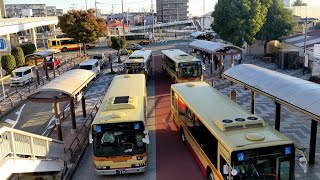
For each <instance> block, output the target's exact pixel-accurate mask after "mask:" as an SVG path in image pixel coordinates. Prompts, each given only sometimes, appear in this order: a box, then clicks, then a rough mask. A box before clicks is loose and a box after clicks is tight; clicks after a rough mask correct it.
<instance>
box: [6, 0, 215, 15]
mask: <svg viewBox="0 0 320 180" xmlns="http://www.w3.org/2000/svg"><path fill="white" fill-rule="evenodd" d="M5 1H6V4H46V5H47V6H56V7H57V9H63V10H64V12H67V11H68V10H70V9H71V8H72V7H75V8H76V9H85V8H86V3H85V2H86V0H5ZM96 1H97V8H98V9H101V11H102V13H111V11H112V4H113V7H114V10H113V12H121V0H96ZM203 1H205V5H206V6H205V8H206V9H205V12H206V13H207V12H210V11H212V10H213V9H214V5H215V3H216V2H217V1H218V0H189V13H190V14H191V15H192V16H200V15H202V14H203ZM94 2H95V0H87V4H88V9H89V8H94V7H95V6H94ZM123 4H124V11H127V10H128V8H129V12H130V11H137V12H139V11H140V12H143V11H146V12H150V8H151V0H123ZM153 4H154V10H155V11H156V0H153Z"/></svg>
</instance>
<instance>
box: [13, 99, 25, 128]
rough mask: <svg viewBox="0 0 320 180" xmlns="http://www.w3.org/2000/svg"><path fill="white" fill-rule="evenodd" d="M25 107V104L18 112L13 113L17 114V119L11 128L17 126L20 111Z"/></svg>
mask: <svg viewBox="0 0 320 180" xmlns="http://www.w3.org/2000/svg"><path fill="white" fill-rule="evenodd" d="M25 106H26V104H23V105H22V107H21V108H20V110H19V111H17V112H16V113H15V114H17V115H18V116H17V119H16V121H15V123H14V124H13V126H12V128H14V127H15V126H16V125H17V123H18V121H19V119H20V116H21V113H22V110H23V108H24V107H25Z"/></svg>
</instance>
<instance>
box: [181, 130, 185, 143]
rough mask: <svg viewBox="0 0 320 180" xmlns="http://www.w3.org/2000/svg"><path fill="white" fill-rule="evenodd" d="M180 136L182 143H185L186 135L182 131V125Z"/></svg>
mask: <svg viewBox="0 0 320 180" xmlns="http://www.w3.org/2000/svg"><path fill="white" fill-rule="evenodd" d="M180 136H181V141H182V143H183V144H185V143H186V137H185V135H184V131H183V129H182V127H181V128H180Z"/></svg>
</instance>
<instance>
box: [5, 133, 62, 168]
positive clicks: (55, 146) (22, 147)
mask: <svg viewBox="0 0 320 180" xmlns="http://www.w3.org/2000/svg"><path fill="white" fill-rule="evenodd" d="M7 157H20V158H23V157H31V158H38V157H41V158H44V159H63V157H64V144H63V142H62V141H58V140H54V139H51V138H48V137H44V136H40V135H36V134H32V133H28V132H24V131H21V130H17V129H13V128H9V127H2V128H0V162H1V161H2V160H4V159H5V158H7Z"/></svg>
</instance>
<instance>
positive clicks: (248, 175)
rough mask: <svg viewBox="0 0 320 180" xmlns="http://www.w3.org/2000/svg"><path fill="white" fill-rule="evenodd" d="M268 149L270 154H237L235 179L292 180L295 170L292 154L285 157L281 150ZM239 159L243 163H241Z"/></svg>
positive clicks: (234, 165) (252, 152)
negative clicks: (275, 179)
mask: <svg viewBox="0 0 320 180" xmlns="http://www.w3.org/2000/svg"><path fill="white" fill-rule="evenodd" d="M290 148H292V147H290ZM267 149H268V150H269V153H263V152H261V150H256V151H254V150H250V151H246V152H240V153H237V155H236V156H237V157H236V158H237V161H235V162H234V164H233V169H235V170H236V171H237V175H236V176H234V178H235V179H244V180H246V179H248V180H251V179H272V180H273V179H274V177H278V178H279V179H292V177H291V176H292V174H293V173H292V172H293V168H292V167H291V166H292V163H291V161H292V156H291V153H290V154H288V155H284V152H281V151H280V149H277V150H270V149H269V148H267ZM259 151H260V153H259ZM293 155H294V154H293ZM239 157H240V160H241V161H239ZM242 157H243V158H242Z"/></svg>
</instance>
